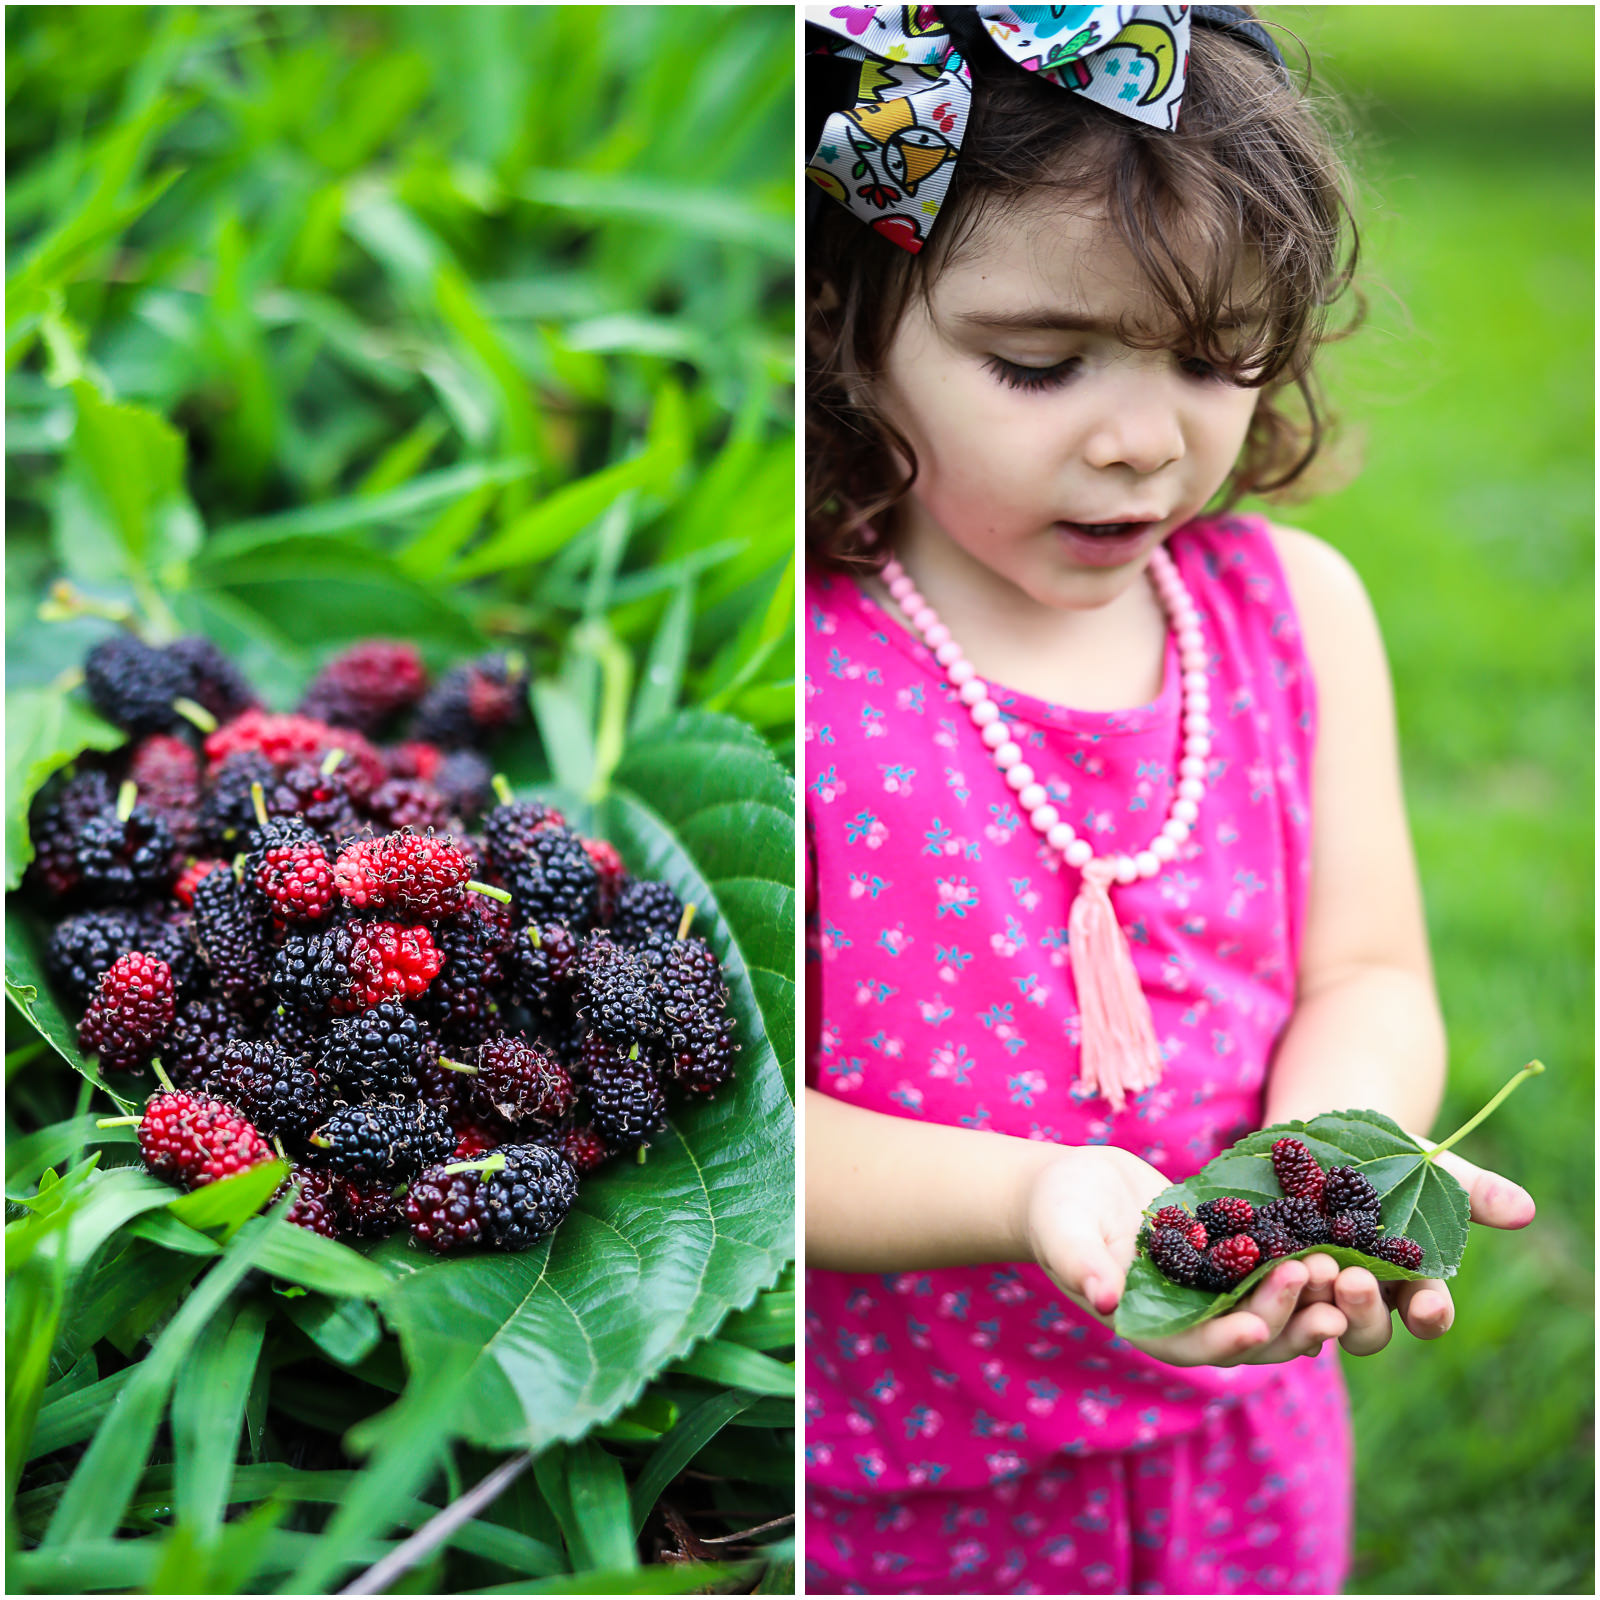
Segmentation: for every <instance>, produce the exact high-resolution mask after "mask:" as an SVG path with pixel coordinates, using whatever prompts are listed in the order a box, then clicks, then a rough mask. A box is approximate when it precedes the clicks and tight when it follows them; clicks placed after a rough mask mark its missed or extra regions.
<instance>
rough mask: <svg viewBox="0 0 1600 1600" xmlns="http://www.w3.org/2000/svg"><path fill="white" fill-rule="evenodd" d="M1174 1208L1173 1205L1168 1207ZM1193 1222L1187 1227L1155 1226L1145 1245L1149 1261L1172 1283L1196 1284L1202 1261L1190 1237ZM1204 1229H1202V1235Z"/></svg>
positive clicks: (1198, 1279) (1202, 1264)
mask: <svg viewBox="0 0 1600 1600" xmlns="http://www.w3.org/2000/svg"><path fill="white" fill-rule="evenodd" d="M1167 1209H1169V1210H1175V1209H1176V1208H1175V1207H1168V1208H1167ZM1192 1233H1193V1223H1192V1222H1191V1224H1190V1226H1189V1227H1187V1228H1156V1229H1154V1230H1152V1232H1151V1234H1150V1242H1149V1244H1148V1245H1147V1246H1146V1250H1147V1253H1148V1254H1149V1257H1150V1259H1151V1261H1153V1262H1154V1263H1155V1265H1156V1267H1157V1268H1158V1269H1159V1270H1160V1271H1161V1273H1162V1274H1163V1275H1164V1276H1166V1277H1168V1278H1171V1279H1172V1281H1173V1282H1174V1283H1184V1284H1197V1283H1199V1281H1200V1275H1201V1268H1202V1267H1203V1266H1204V1261H1203V1259H1202V1257H1201V1254H1200V1250H1199V1249H1198V1248H1196V1245H1195V1242H1194V1239H1193V1238H1192V1236H1191V1235H1192ZM1203 1233H1204V1230H1202V1235H1203Z"/></svg>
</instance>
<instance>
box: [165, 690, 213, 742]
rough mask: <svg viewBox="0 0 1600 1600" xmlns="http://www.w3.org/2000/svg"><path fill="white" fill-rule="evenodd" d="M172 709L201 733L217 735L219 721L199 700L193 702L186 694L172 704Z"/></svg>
mask: <svg viewBox="0 0 1600 1600" xmlns="http://www.w3.org/2000/svg"><path fill="white" fill-rule="evenodd" d="M172 709H173V710H174V711H176V712H177V713H178V715H179V716H180V717H182V718H183V719H184V721H185V722H192V723H193V724H194V725H195V727H197V728H198V729H199V730H200V731H201V733H215V732H216V731H217V719H216V718H215V717H214V716H212V715H211V713H210V712H209V711H207V710H206V708H205V707H204V706H203V705H201V704H200V702H199V701H198V700H191V699H190V698H189V697H188V695H186V694H180V695H179V696H178V698H177V699H176V700H174V701H173V702H172Z"/></svg>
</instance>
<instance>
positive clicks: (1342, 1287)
mask: <svg viewBox="0 0 1600 1600" xmlns="http://www.w3.org/2000/svg"><path fill="white" fill-rule="evenodd" d="M1333 1299H1334V1304H1335V1305H1336V1306H1337V1307H1338V1308H1339V1310H1340V1311H1342V1312H1343V1313H1344V1316H1345V1320H1346V1322H1347V1323H1348V1324H1349V1327H1348V1329H1347V1330H1346V1332H1345V1334H1344V1337H1343V1338H1341V1339H1340V1341H1339V1343H1340V1344H1342V1345H1343V1346H1344V1348H1345V1349H1346V1350H1348V1351H1349V1352H1350V1354H1351V1355H1353V1356H1370V1355H1376V1354H1377V1352H1378V1351H1380V1350H1381V1349H1383V1347H1384V1346H1385V1345H1386V1344H1388V1342H1389V1340H1390V1338H1391V1337H1392V1336H1393V1333H1394V1323H1393V1320H1392V1318H1391V1317H1390V1315H1389V1303H1388V1301H1386V1300H1385V1299H1384V1298H1383V1291H1382V1290H1381V1289H1380V1288H1379V1287H1378V1280H1377V1279H1376V1278H1374V1277H1373V1275H1372V1274H1371V1273H1370V1272H1368V1271H1367V1270H1366V1268H1365V1267H1346V1268H1345V1270H1344V1271H1343V1272H1341V1273H1340V1274H1339V1276H1338V1278H1337V1279H1335V1281H1334V1286H1333Z"/></svg>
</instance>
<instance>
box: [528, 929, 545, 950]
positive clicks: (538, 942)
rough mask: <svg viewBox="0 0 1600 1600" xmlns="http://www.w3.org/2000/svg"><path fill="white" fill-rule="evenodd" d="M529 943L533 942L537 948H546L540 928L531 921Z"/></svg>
mask: <svg viewBox="0 0 1600 1600" xmlns="http://www.w3.org/2000/svg"><path fill="white" fill-rule="evenodd" d="M528 943H529V944H531V945H532V946H533V948H534V949H535V950H542V949H544V940H543V939H541V938H540V937H539V930H538V928H537V927H536V926H535V925H534V924H533V923H531V922H530V923H529V924H528Z"/></svg>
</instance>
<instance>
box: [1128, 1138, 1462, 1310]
mask: <svg viewBox="0 0 1600 1600" xmlns="http://www.w3.org/2000/svg"><path fill="white" fill-rule="evenodd" d="M1286 1138H1296V1139H1300V1140H1303V1141H1304V1143H1305V1144H1306V1145H1307V1146H1308V1148H1309V1149H1310V1150H1311V1153H1312V1154H1313V1155H1314V1156H1315V1157H1316V1158H1317V1161H1318V1163H1319V1164H1320V1165H1321V1166H1322V1167H1323V1168H1324V1170H1326V1169H1327V1168H1329V1167H1355V1168H1356V1169H1357V1170H1358V1171H1359V1172H1360V1173H1361V1174H1362V1176H1363V1177H1365V1178H1366V1179H1367V1181H1368V1182H1369V1183H1371V1185H1372V1186H1373V1188H1374V1189H1376V1190H1377V1191H1378V1197H1379V1200H1380V1202H1381V1205H1382V1221H1383V1230H1384V1232H1385V1233H1387V1234H1404V1235H1406V1236H1407V1237H1408V1238H1411V1239H1415V1240H1416V1241H1417V1243H1418V1244H1419V1245H1421V1246H1422V1269H1421V1271H1419V1272H1407V1271H1406V1270H1405V1269H1404V1268H1403V1267H1397V1266H1395V1265H1393V1264H1392V1263H1391V1262H1388V1261H1379V1260H1378V1259H1376V1258H1375V1257H1373V1256H1368V1255H1363V1254H1361V1253H1360V1252H1359V1251H1356V1250H1349V1249H1345V1248H1343V1247H1340V1246H1336V1245H1315V1246H1310V1247H1308V1248H1306V1249H1304V1250H1300V1251H1297V1252H1295V1254H1296V1255H1298V1256H1307V1255H1313V1254H1316V1255H1330V1256H1332V1257H1333V1258H1334V1260H1335V1261H1337V1262H1338V1263H1339V1265H1340V1266H1341V1267H1350V1266H1359V1267H1365V1268H1367V1270H1368V1271H1369V1272H1371V1273H1372V1275H1373V1276H1374V1277H1375V1278H1382V1279H1415V1278H1449V1277H1452V1276H1453V1275H1454V1273H1455V1271H1456V1268H1457V1267H1458V1266H1459V1265H1460V1263H1461V1253H1462V1251H1463V1250H1464V1249H1465V1248H1466V1243H1467V1218H1468V1211H1469V1207H1468V1203H1467V1192H1466V1190H1465V1189H1463V1188H1462V1187H1461V1185H1460V1184H1459V1183H1457V1182H1456V1180H1455V1179H1454V1178H1453V1177H1451V1175H1450V1174H1449V1173H1448V1172H1446V1171H1445V1170H1444V1169H1443V1168H1442V1167H1441V1166H1439V1165H1438V1163H1437V1162H1436V1161H1434V1160H1433V1159H1432V1158H1431V1156H1430V1154H1429V1149H1428V1147H1427V1146H1425V1145H1420V1144H1418V1143H1417V1141H1416V1140H1415V1139H1413V1138H1412V1137H1411V1136H1410V1134H1408V1133H1406V1132H1405V1131H1404V1129H1402V1128H1401V1127H1400V1126H1399V1124H1398V1123H1396V1122H1394V1121H1392V1120H1391V1119H1390V1118H1388V1117H1386V1116H1384V1115H1383V1114H1382V1113H1381V1112H1378V1111H1330V1112H1326V1113H1324V1114H1323V1115H1322V1116H1318V1117H1313V1118H1312V1119H1311V1121H1310V1122H1280V1123H1275V1124H1273V1126H1272V1127H1270V1128H1262V1129H1260V1130H1259V1131H1258V1132H1255V1133H1252V1134H1249V1135H1247V1136H1246V1137H1245V1138H1243V1139H1241V1140H1240V1141H1239V1142H1238V1143H1237V1144H1234V1145H1230V1146H1229V1147H1228V1149H1226V1150H1224V1151H1223V1152H1222V1154H1221V1155H1220V1156H1218V1157H1217V1158H1216V1159H1215V1160H1214V1161H1211V1162H1208V1163H1207V1165H1206V1166H1205V1168H1204V1169H1203V1170H1202V1171H1200V1172H1198V1173H1196V1174H1195V1176H1194V1177H1192V1178H1190V1179H1189V1180H1188V1181H1187V1182H1186V1183H1180V1184H1175V1185H1173V1187H1171V1188H1170V1189H1166V1190H1164V1191H1163V1192H1162V1193H1161V1194H1159V1195H1157V1196H1156V1198H1155V1199H1154V1200H1153V1201H1152V1202H1151V1206H1152V1208H1155V1207H1159V1206H1165V1205H1185V1206H1188V1207H1190V1208H1191V1209H1192V1208H1193V1207H1195V1206H1197V1205H1200V1204H1201V1203H1202V1202H1204V1201H1206V1200H1215V1199H1218V1198H1220V1197H1221V1196H1222V1195H1229V1194H1232V1195H1241V1196H1243V1197H1244V1198H1245V1199H1246V1200H1249V1201H1250V1202H1251V1203H1252V1204H1256V1205H1263V1204H1265V1203H1266V1202H1267V1201H1269V1200H1277V1199H1281V1198H1282V1195H1283V1190H1282V1189H1281V1188H1280V1187H1279V1184H1278V1180H1277V1178H1276V1176H1274V1174H1273V1170H1272V1147H1273V1145H1274V1144H1275V1143H1276V1142H1277V1141H1278V1140H1279V1139H1286ZM1280 1259H1281V1258H1280ZM1273 1265H1274V1263H1273V1262H1270V1261H1266V1262H1263V1263H1262V1264H1261V1265H1260V1266H1258V1267H1257V1268H1256V1269H1255V1271H1254V1272H1252V1273H1250V1275H1249V1276H1248V1277H1246V1278H1244V1279H1243V1280H1242V1281H1241V1282H1239V1283H1237V1284H1235V1285H1234V1286H1233V1288H1232V1289H1230V1290H1228V1291H1227V1292H1226V1293H1224V1294H1216V1295H1214V1294H1211V1293H1209V1292H1208V1291H1206V1290H1204V1289H1197V1288H1191V1287H1189V1286H1186V1285H1184V1284H1181V1283H1174V1282H1173V1281H1172V1280H1171V1279H1170V1278H1167V1277H1165V1276H1163V1275H1162V1273H1161V1272H1160V1271H1159V1270H1158V1269H1157V1268H1156V1267H1155V1265H1154V1264H1153V1263H1152V1262H1151V1261H1149V1260H1148V1259H1147V1258H1146V1257H1145V1256H1143V1255H1141V1256H1140V1257H1139V1258H1138V1259H1137V1260H1136V1261H1135V1262H1134V1264H1133V1267H1132V1269H1131V1270H1130V1271H1129V1273H1128V1282H1127V1287H1126V1289H1125V1290H1124V1292H1123V1296H1122V1300H1121V1303H1120V1304H1119V1305H1118V1306H1117V1315H1116V1328H1117V1332H1118V1333H1119V1334H1121V1335H1122V1336H1123V1337H1124V1338H1129V1339H1153V1338H1160V1337H1164V1336H1166V1335H1168V1334H1174V1333H1182V1332H1183V1331H1184V1330H1185V1329H1188V1328H1192V1327H1195V1326H1196V1325H1197V1324H1199V1323H1201V1322H1204V1321H1205V1320H1206V1319H1207V1318H1208V1317H1214V1316H1216V1315H1218V1314H1219V1313H1221V1312H1223V1311H1226V1310H1228V1309H1229V1308H1230V1307H1231V1306H1233V1305H1236V1304H1237V1303H1238V1302H1239V1300H1241V1299H1242V1298H1243V1297H1244V1296H1245V1295H1247V1294H1249V1293H1250V1291H1251V1290H1252V1289H1254V1288H1255V1286H1256V1284H1258V1283H1259V1282H1260V1281H1261V1280H1262V1279H1263V1278H1264V1277H1265V1276H1266V1275H1267V1273H1268V1272H1270V1271H1271V1270H1272V1267H1273Z"/></svg>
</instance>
